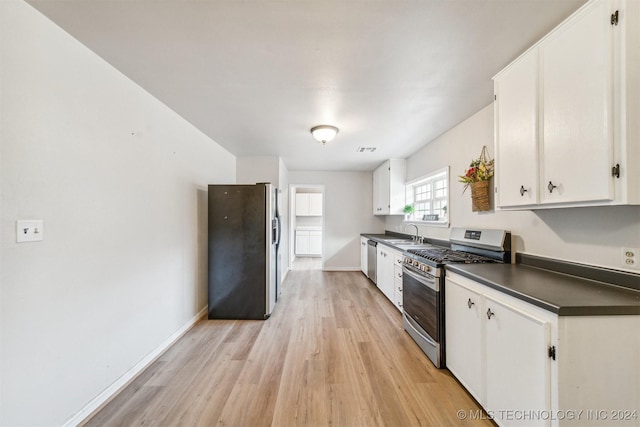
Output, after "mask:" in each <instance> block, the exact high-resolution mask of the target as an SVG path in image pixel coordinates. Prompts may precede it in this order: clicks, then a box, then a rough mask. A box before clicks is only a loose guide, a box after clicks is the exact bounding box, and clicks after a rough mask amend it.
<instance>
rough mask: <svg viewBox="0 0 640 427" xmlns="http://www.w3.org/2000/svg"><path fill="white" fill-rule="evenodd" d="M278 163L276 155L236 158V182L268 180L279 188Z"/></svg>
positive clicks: (279, 161) (247, 182)
mask: <svg viewBox="0 0 640 427" xmlns="http://www.w3.org/2000/svg"><path fill="white" fill-rule="evenodd" d="M280 163H281V160H280V158H279V157H276V156H247V157H238V158H237V159H236V181H237V182H238V184H255V183H258V182H270V183H272V184H273V185H275V186H276V187H278V188H280Z"/></svg>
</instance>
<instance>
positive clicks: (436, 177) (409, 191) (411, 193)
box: [404, 166, 451, 227]
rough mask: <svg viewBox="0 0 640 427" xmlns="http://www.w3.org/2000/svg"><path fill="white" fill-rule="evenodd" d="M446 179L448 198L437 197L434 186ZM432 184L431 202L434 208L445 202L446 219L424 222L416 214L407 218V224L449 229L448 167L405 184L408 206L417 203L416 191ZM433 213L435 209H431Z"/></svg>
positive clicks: (449, 184)
mask: <svg viewBox="0 0 640 427" xmlns="http://www.w3.org/2000/svg"><path fill="white" fill-rule="evenodd" d="M443 178H444V181H445V183H446V186H445V189H446V191H445V193H446V197H435V191H434V188H433V184H434V182H436V181H440V180H442V179H443ZM429 183H430V184H431V196H430V199H429V201H430V202H431V203H432V207H433V202H438V203H442V202H443V201H444V203H445V206H446V208H447V209H446V215H445V217H444V218H439V219H438V220H423V219H422V217H420V218H417V217H415V215H416V214H415V213H413V214H411V215H408V216H405V221H404V222H405V223H418V224H424V225H427V224H428V225H433V226H437V227H449V218H450V216H451V212H450V206H451V204H450V200H449V194H450V193H451V191H450V190H451V183H450V181H449V166H446V167H444V168H442V169H438V170H437V171H434V172H431V173H429V174H427V175H424V176H421V177H420V178H417V179H414V180H411V181H409V182H407V183H406V184H405V200H406V203H407V204H408V205H412V206H413V205H414V203H415V200H414V198H415V190H416V188H418V187H422V186H424V185H425V184H429ZM431 212H433V209H431ZM439 214H441V212H440V213H439Z"/></svg>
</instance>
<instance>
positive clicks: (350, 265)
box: [289, 171, 384, 270]
mask: <svg viewBox="0 0 640 427" xmlns="http://www.w3.org/2000/svg"><path fill="white" fill-rule="evenodd" d="M289 182H290V183H291V185H300V184H302V185H304V184H306V185H324V240H323V246H324V247H323V268H324V269H325V270H359V269H360V233H381V232H384V217H376V216H374V215H373V213H372V210H373V208H372V206H373V200H372V197H373V188H372V186H373V177H372V173H371V172H329V171H327V172H323V171H318V172H302V171H295V172H294V171H291V172H289Z"/></svg>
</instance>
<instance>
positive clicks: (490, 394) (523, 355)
mask: <svg viewBox="0 0 640 427" xmlns="http://www.w3.org/2000/svg"><path fill="white" fill-rule="evenodd" d="M483 311H484V313H483V316H484V319H485V330H486V387H487V388H486V393H487V394H486V406H485V408H486V409H487V410H488V411H493V413H494V414H507V413H508V411H512V412H511V413H513V411H527V413H533V412H534V411H538V412H540V413H543V411H549V410H550V409H551V398H550V393H551V372H550V360H551V359H550V358H549V356H548V348H549V345H550V325H549V323H548V322H545V321H543V320H540V319H537V318H535V317H533V316H531V315H529V314H526V313H524V312H522V311H520V310H518V309H517V308H515V307H512V306H510V305H507V304H504V303H502V302H500V301H497V300H495V299H492V298H490V297H487V296H485V307H484V308H483ZM448 328H449V325H447V334H449V330H448ZM500 411H503V412H500ZM542 418H544V417H542ZM495 421H496V422H497V423H498V424H499V425H502V426H527V427H534V426H548V425H549V422H548V421H549V417H547V418H546V420H545V419H539V420H538V419H531V418H524V419H523V417H515V416H513V417H509V416H508V415H506V416H505V417H503V418H502V419H496V420H495Z"/></svg>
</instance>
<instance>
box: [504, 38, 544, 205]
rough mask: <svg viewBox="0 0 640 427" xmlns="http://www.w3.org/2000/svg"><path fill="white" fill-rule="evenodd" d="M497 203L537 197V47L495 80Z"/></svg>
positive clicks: (525, 201) (518, 202)
mask: <svg viewBox="0 0 640 427" xmlns="http://www.w3.org/2000/svg"><path fill="white" fill-rule="evenodd" d="M495 91H496V98H497V99H498V100H499V101H497V102H496V103H495V105H494V109H495V117H496V120H495V132H496V139H497V140H498V141H499V143H498V144H497V145H496V177H495V181H496V186H497V188H498V189H499V191H498V192H497V195H496V196H497V203H498V206H520V205H531V204H535V203H537V201H538V101H537V100H538V51H537V50H531V51H529V52H527V54H525V55H524V56H522V57H521V58H520V59H518V60H517V61H516V62H514V63H513V64H511V66H509V68H508V69H506V70H505V71H504V72H503V73H502V74H501V76H500V78H499V79H496V81H495Z"/></svg>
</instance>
